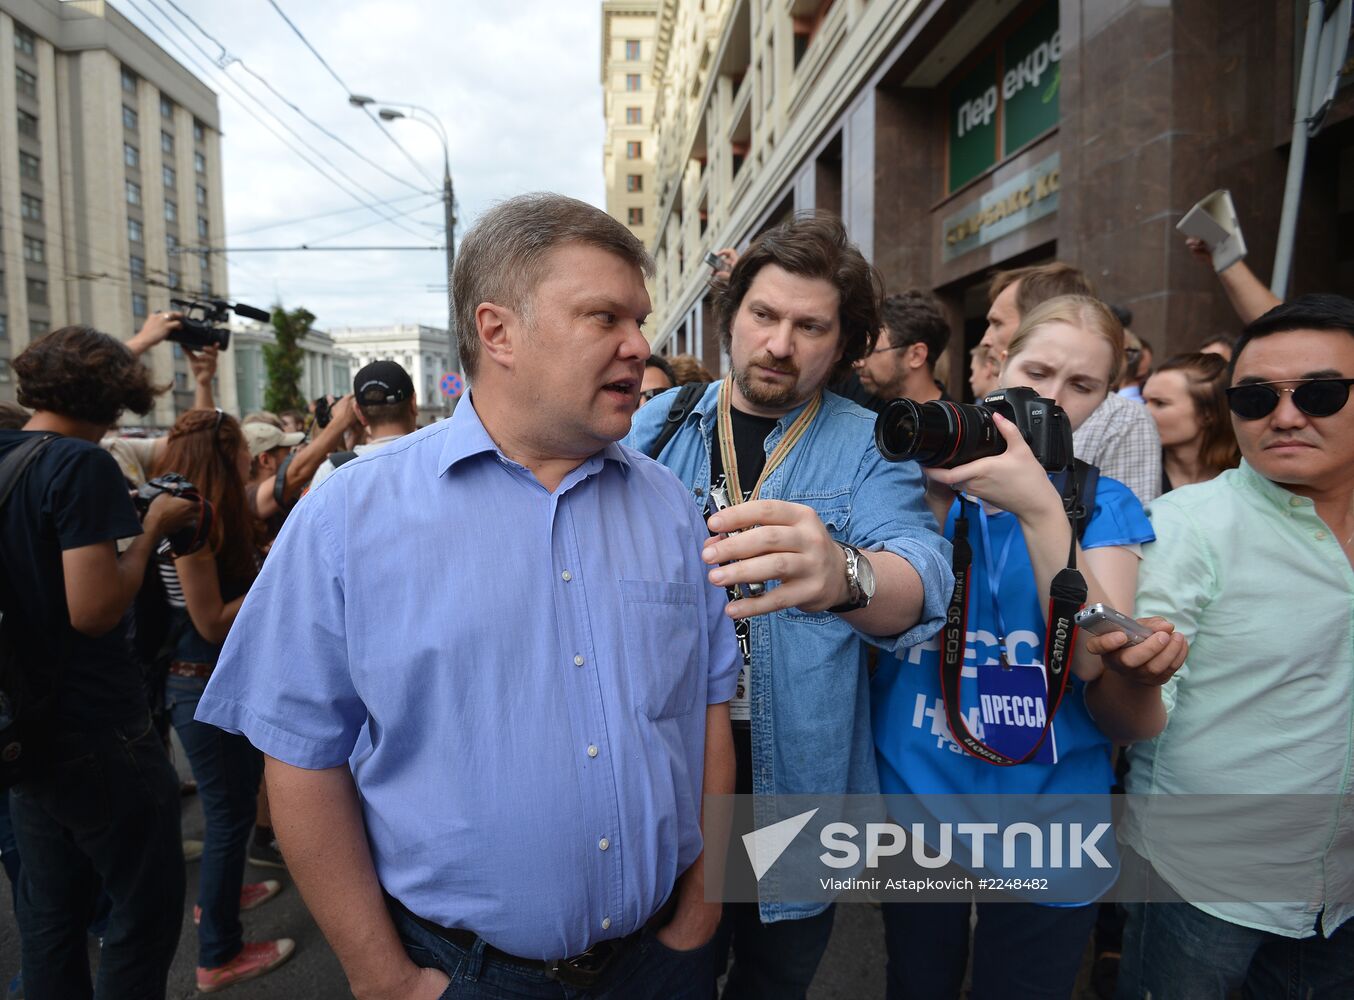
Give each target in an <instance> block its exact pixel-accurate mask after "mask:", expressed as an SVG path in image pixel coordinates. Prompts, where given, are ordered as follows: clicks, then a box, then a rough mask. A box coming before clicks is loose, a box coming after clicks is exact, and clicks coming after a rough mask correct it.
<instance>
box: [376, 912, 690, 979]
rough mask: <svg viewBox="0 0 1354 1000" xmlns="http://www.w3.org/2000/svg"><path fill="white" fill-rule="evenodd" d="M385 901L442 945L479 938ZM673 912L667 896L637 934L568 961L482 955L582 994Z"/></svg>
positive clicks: (488, 949) (466, 944)
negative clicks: (524, 969)
mask: <svg viewBox="0 0 1354 1000" xmlns="http://www.w3.org/2000/svg"><path fill="white" fill-rule="evenodd" d="M386 899H387V900H389V903H390V906H391V907H392V908H393V909H396V910H398V911H399V912H401V913H403V914H404V915H405V916H407V917H408V918H409V919H410V920H412V921H414V923H416V924H418V925H419V926H420V927H422V928H423V929H424V930H426V931H428V932H429V933H431V934H435V935H437V937H439V938H441V939H442V940H443V941H446V942H448V943H449V944H452V945H455V946H456V947H457V948H459V949H461V950H462V951H470V950H471V949H472V948H474V946H475V942H476V941H478V940H480V936H479V935H478V934H476V933H475V932H474V931H468V930H463V929H461V928H459V927H443V926H442V925H441V924H435V923H433V922H432V921H431V920H425V919H423V918H422V917H420V916H419V915H418V914H417V913H414V912H413V911H412V910H410V909H409V908H408V907H407V906H405V905H404V904H403V903H401V902H400V901H399V900H398V899H396V898H395V897H394V896H389V895H387V896H386ZM676 908H677V899H676V897H675V896H670V897H668V901H667V902H666V903H664V904H663V905H662V906H660V907H659V908H658V911H657V912H656V913H654V915H653V916H652V917H650V918H649V919H648V921H647V922H646V923H645V924H644V926H643V927H641V928H640V929H639V930H637V931H634V932H632V933H630V934H627V935H626V936H625V937H622V938H611V939H610V940H607V941H598V942H597V943H596V944H595V945H593V946H592V947H591V948H589V949H588V950H587V951H585V952H582V953H580V954H578V955H574V956H573V957H572V958H554V959H539V958H522V957H521V956H520V955H511V954H509V953H508V952H506V951H501V950H500V949H498V948H495V947H494V946H493V945H491V944H489V942H487V941H486V942H484V955H485V957H486V958H489V959H493V960H495V961H499V962H508V963H510V964H512V965H517V966H521V967H522V968H527V969H534V970H536V971H538V972H543V973H545V976H546V978H547V979H553V980H555V981H556V982H558V983H562V984H563V985H565V986H572V987H574V988H575V989H583V990H586V989H592V988H593V987H595V986H597V985H598V984H599V983H600V982H601V981H602V980H603V979H604V978H605V976H606V974H607V973H608V972H609V971H610V970H611V967H612V965H614V964H615V962H616V959H618V958H620V957H621V956H622V955H624V954H625V953H626V952H628V951H629V950H630V949H631V948H633V947H634V946H635V945H637V944H638V943H639V941H640V938H642V937H643V936H644V932H645V931H649V930H652V929H654V928H655V927H661V926H662V925H663V924H665V923H667V921H669V920H671V919H672V913H673V911H674V910H675V909H676Z"/></svg>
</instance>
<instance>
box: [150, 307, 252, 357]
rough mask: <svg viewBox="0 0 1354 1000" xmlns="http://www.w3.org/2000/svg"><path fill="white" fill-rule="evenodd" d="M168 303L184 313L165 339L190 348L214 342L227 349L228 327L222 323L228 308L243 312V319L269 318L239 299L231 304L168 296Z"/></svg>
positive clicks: (239, 314) (195, 348)
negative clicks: (178, 324) (177, 325)
mask: <svg viewBox="0 0 1354 1000" xmlns="http://www.w3.org/2000/svg"><path fill="white" fill-rule="evenodd" d="M169 304H170V305H172V306H173V307H174V308H175V309H176V310H178V311H179V312H181V313H183V318H182V319H180V320H179V323H180V326H179V328H178V329H177V330H174V331H173V332H171V333H170V334H169V336H168V337H167V338H165V339H167V340H173V341H175V342H177V343H180V344H182V345H183V346H184V347H190V348H192V349H193V350H201V349H202V348H204V347H210V346H212V345H213V344H215V345H216V346H217V347H219V348H221V350H223V351H225V350H229V349H230V330H229V328H227V327H226V326H225V322H226V319H227V317H228V316H229V314H230V313H231V312H234V313H235V315H236V316H244V317H245V318H246V319H256V320H258V321H259V322H260V323H267V322H268V321H269V320H270V319H272V317H271V316H270V315H269V314H268V313H266V312H264V311H263V310H262V309H255V308H254V307H253V306H247V305H244V304H243V303H240V302H237V303H235V304H234V305H231V304H230V303H229V302H226V301H225V300H224V299H203V300H201V301H199V300H197V299H170V300H169Z"/></svg>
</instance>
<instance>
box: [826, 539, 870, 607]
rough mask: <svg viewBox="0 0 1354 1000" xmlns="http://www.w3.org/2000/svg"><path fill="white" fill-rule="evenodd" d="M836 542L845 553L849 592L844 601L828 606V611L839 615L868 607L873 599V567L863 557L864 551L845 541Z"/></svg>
mask: <svg viewBox="0 0 1354 1000" xmlns="http://www.w3.org/2000/svg"><path fill="white" fill-rule="evenodd" d="M837 544H838V545H840V546H841V548H842V551H843V552H844V553H846V586H847V588H848V590H849V594H848V596H847V599H846V603H844V604H838V605H837V606H836V607H832V608H828V611H829V612H831V613H832V614H834V615H840V614H843V613H844V612H847V611H859V610H860V609H861V608H864V607H868V606H869V604H870V601H871V600H873V599H874V588H875V582H874V567H873V566H871V565H870V560H868V559H866V558H865V553H864V552H861V551H860V549H858V548H856V547H855V546H854V545H847V544H846V543H845V542H837Z"/></svg>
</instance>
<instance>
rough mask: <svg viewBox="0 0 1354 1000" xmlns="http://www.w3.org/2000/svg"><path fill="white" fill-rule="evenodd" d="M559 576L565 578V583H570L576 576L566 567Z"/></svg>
mask: <svg viewBox="0 0 1354 1000" xmlns="http://www.w3.org/2000/svg"><path fill="white" fill-rule="evenodd" d="M559 578H560V579H561V580H563V581H564V582H565V583H568V582H569V581H570V580H572V579H573V578H574V575H573V574H572V573H570V572H569V571H568V570H567V569H566V570H565V571H564V572H563V573H561V574H560V575H559Z"/></svg>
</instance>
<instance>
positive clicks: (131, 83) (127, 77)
mask: <svg viewBox="0 0 1354 1000" xmlns="http://www.w3.org/2000/svg"><path fill="white" fill-rule="evenodd" d="M122 89H123V90H125V91H127V93H129V94H135V93H136V74H135V73H133V72H132V71H131V70H129V69H128V68H127V67H126V66H123V67H122Z"/></svg>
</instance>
